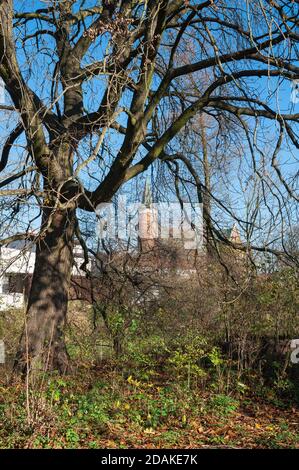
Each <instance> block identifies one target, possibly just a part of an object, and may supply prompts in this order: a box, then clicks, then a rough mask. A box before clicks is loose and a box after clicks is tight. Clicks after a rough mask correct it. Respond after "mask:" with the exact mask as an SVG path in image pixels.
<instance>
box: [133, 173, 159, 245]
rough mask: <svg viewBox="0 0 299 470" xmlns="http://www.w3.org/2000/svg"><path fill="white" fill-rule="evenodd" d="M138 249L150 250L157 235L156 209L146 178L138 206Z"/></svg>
mask: <svg viewBox="0 0 299 470" xmlns="http://www.w3.org/2000/svg"><path fill="white" fill-rule="evenodd" d="M138 217H139V221H138V222H139V223H138V226H139V227H138V228H139V233H138V242H139V250H140V251H143V252H148V251H151V250H153V249H154V248H155V246H156V243H157V239H158V236H159V220H158V210H157V208H156V207H154V204H153V196H152V190H151V184H150V180H149V178H147V180H146V183H145V186H144V191H143V198H142V205H141V207H140V208H139V214H138Z"/></svg>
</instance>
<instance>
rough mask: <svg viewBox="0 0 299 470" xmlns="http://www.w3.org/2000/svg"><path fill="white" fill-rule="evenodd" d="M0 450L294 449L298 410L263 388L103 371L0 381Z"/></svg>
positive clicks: (298, 443)
mask: <svg viewBox="0 0 299 470" xmlns="http://www.w3.org/2000/svg"><path fill="white" fill-rule="evenodd" d="M0 447H1V448H117V449H127V448H157V449H158V448H186V449H187V448H299V408H298V406H296V405H294V404H291V403H290V402H289V401H288V400H281V399H279V398H277V396H275V394H274V393H273V392H272V391H271V389H266V388H265V389H257V390H256V391H255V393H253V392H252V391H249V390H246V391H244V392H243V393H241V394H240V393H238V394H237V395H236V396H233V395H232V394H226V393H225V392H224V391H221V392H220V391H219V390H213V389H211V388H208V387H206V388H205V387H202V386H201V387H199V386H194V387H193V385H192V384H184V383H182V384H178V383H177V380H176V381H175V382H172V380H171V378H169V377H160V378H159V380H156V379H155V380H153V381H152V382H150V381H148V380H147V381H145V382H142V381H140V380H136V379H135V378H134V377H132V376H124V375H123V373H121V372H120V371H117V370H113V369H111V368H109V367H108V368H104V367H102V368H98V369H94V370H90V369H89V368H87V367H86V368H85V369H84V368H83V369H80V370H77V372H76V374H74V375H72V376H67V377H55V376H54V377H53V376H52V377H49V376H43V377H42V379H41V381H40V382H39V385H38V386H35V387H29V388H28V387H26V384H24V383H22V382H21V381H20V380H14V381H13V382H12V381H11V380H10V381H8V376H7V378H6V377H5V374H4V375H2V379H1V380H0Z"/></svg>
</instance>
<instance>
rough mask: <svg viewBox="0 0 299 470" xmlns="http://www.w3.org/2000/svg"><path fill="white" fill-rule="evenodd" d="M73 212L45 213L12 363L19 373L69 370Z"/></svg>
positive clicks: (49, 211)
mask: <svg viewBox="0 0 299 470" xmlns="http://www.w3.org/2000/svg"><path fill="white" fill-rule="evenodd" d="M74 219H75V213H74V210H56V211H55V212H53V211H52V212H51V210H50V209H47V208H46V209H45V210H44V214H43V223H42V227H45V230H46V231H45V234H44V236H43V230H42V232H41V237H40V238H41V239H40V241H39V242H38V244H37V247H36V260H35V267H34V273H33V279H32V284H31V289H30V293H29V298H28V305H27V312H26V321H25V325H24V331H23V334H22V336H21V339H20V344H19V349H18V353H17V357H16V361H15V370H17V371H20V372H22V373H26V372H27V371H28V370H29V371H30V372H33V373H34V372H35V371H38V370H43V371H45V370H58V371H59V372H60V373H64V372H66V370H67V369H68V359H69V357H68V353H67V350H66V346H65V341H64V325H65V320H66V314H67V306H68V291H69V286H70V280H71V272H72V265H73V235H74V225H75V220H74Z"/></svg>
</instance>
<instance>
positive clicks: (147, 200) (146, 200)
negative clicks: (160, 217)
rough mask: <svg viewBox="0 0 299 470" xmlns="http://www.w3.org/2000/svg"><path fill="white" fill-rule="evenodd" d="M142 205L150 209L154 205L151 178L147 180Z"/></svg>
mask: <svg viewBox="0 0 299 470" xmlns="http://www.w3.org/2000/svg"><path fill="white" fill-rule="evenodd" d="M142 203H143V204H144V205H145V206H146V207H147V208H150V207H151V205H152V203H153V195H152V188H151V182H150V178H149V176H148V177H147V178H146V182H145V186H144V191H143V200H142Z"/></svg>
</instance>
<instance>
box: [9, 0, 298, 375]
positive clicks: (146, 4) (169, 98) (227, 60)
mask: <svg viewBox="0 0 299 470" xmlns="http://www.w3.org/2000/svg"><path fill="white" fill-rule="evenodd" d="M30 5H33V3H30V4H29V3H28V2H13V0H1V1H0V21H1V25H0V76H1V77H2V79H3V81H4V83H5V87H6V91H7V93H8V95H9V97H10V101H11V103H10V104H8V105H5V106H2V109H4V110H5V111H7V110H11V112H12V117H13V118H16V119H17V123H16V127H15V128H14V129H10V132H9V135H8V136H7V139H6V141H5V144H4V147H3V150H2V156H1V162H0V170H1V172H3V174H4V177H3V179H1V181H0V195H1V197H2V198H3V199H4V198H5V201H8V202H7V204H8V206H9V208H10V209H8V210H10V211H12V213H13V214H14V215H15V216H16V214H19V215H20V214H23V213H24V207H25V206H24V204H25V203H27V207H31V209H30V210H28V212H27V214H26V215H27V218H28V220H31V221H32V220H33V219H35V220H37V221H40V230H39V235H38V236H37V237H36V240H35V241H36V265H35V271H34V276H33V282H32V288H31V292H30V295H29V302H28V308H27V321H26V327H25V329H24V334H23V336H22V338H21V342H20V347H19V352H18V357H17V361H16V368H17V369H19V370H23V369H24V367H25V366H24V364H25V362H26V357H27V358H29V364H30V366H31V367H32V368H36V367H39V366H40V365H43V366H44V364H45V363H46V364H47V366H48V367H49V368H58V369H59V370H61V371H63V370H65V369H66V368H67V363H68V357H67V352H66V348H65V344H64V337H63V327H64V322H65V317H66V313H67V301H68V289H69V283H70V277H71V268H72V263H73V240H74V236H75V233H76V232H77V233H79V224H78V214H80V211H85V212H90V213H93V212H94V211H95V208H96V207H97V205H98V204H100V203H102V202H106V201H110V200H111V198H112V197H113V196H114V195H115V194H116V193H117V191H118V190H119V189H120V188H121V186H122V185H124V184H125V183H126V182H129V181H130V180H132V179H133V178H135V177H136V176H137V175H139V174H140V173H142V172H144V171H145V170H147V168H149V166H150V165H152V164H153V163H154V162H156V161H158V160H159V161H160V162H162V163H164V164H166V162H167V161H171V160H172V161H174V160H176V159H178V160H179V161H181V162H183V164H184V165H186V167H187V168H188V171H189V173H190V178H191V179H192V181H193V183H195V185H196V187H197V189H198V194H200V192H201V191H202V189H203V182H202V180H201V178H200V176H199V175H198V174H197V172H196V168H193V165H192V161H189V160H188V156H186V155H184V156H182V155H180V154H177V153H176V152H173V147H174V143H175V142H177V141H178V140H179V136H180V135H181V133H182V132H183V130H184V128H185V126H186V124H187V123H188V122H190V120H192V119H193V118H194V117H195V116H196V115H201V114H202V113H206V114H210V115H212V116H214V118H215V119H218V120H220V119H223V117H226V118H227V119H229V118H231V119H234V120H236V121H238V122H239V123H240V126H241V127H242V129H243V132H244V135H245V136H247V137H248V142H249V144H248V145H249V147H250V145H251V150H252V155H253V158H254V153H255V152H256V145H258V144H257V140H259V139H261V136H259V135H258V134H257V132H255V127H254V126H255V125H256V126H257V128H258V129H259V128H266V126H267V123H271V129H273V135H271V140H272V141H273V138H274V137H276V143H275V145H274V147H275V150H274V151H273V149H272V154H269V155H267V161H268V164H269V165H270V166H271V167H272V169H273V171H274V173H275V174H276V176H277V179H278V182H279V183H280V185H281V186H282V188H283V190H284V191H285V192H286V193H287V194H288V197H290V198H293V199H294V200H297V199H298V194H297V193H296V185H295V183H294V175H293V179H292V177H291V176H290V175H289V174H286V173H285V172H284V171H283V169H282V168H281V163H280V161H279V155H280V150H281V148H282V145H283V144H284V143H287V144H286V145H292V146H293V148H295V149H298V147H299V142H298V139H297V135H296V129H295V125H296V122H297V121H298V116H299V115H298V113H295V112H292V111H286V112H281V110H280V107H279V105H278V104H277V101H276V100H275V99H273V89H275V90H276V91H277V90H278V89H279V87H281V86H283V84H284V83H288V82H289V81H290V80H293V79H297V78H298V77H299V68H298V66H297V62H296V61H297V60H298V56H297V49H296V47H297V43H298V38H299V36H298V33H297V29H296V28H297V26H298V1H297V0H295V1H292V2H286V1H284V0H275V1H272V0H251V1H249V0H248V1H244V2H239V1H236V0H232V1H230V2H227V1H224V0H207V1H205V0H200V1H188V0H144V1H142V0H141V1H136V0H120V1H116V0H102V1H101V2H98V1H85V0H82V1H75V0H60V1H59V0H52V1H50V0H49V1H45V2H44V7H43V8H40V9H37V8H34V7H33V6H32V8H30ZM182 52H185V53H184V54H183V59H182ZM204 71H208V74H207V76H208V79H207V78H206V76H205V78H204V80H202V81H201V83H198V84H197V92H196V93H188V90H187V91H184V78H185V77H189V76H191V75H192V74H195V73H199V72H201V73H203V72H204ZM259 81H260V84H261V85H260V84H259V83H258V82H259ZM267 87H268V88H267ZM261 88H262V90H263V91H261ZM270 88H271V89H270ZM271 97H272V98H271ZM277 128H278V134H277V133H275V131H276V129H277ZM276 134H277V135H276ZM23 136H24V137H25V138H24V137H23ZM269 137H270V136H269ZM17 145H19V146H23V151H21V152H13V149H15V148H16V146H17ZM272 145H273V144H272ZM252 172H253V174H254V175H259V177H260V178H261V179H263V180H264V175H263V174H261V172H260V167H259V165H256V166H254V165H253V168H252ZM263 184H268V185H269V184H270V183H269V181H267V182H266V183H265V182H264V183H263ZM216 197H217V196H216ZM219 203H222V205H223V206H224V207H225V206H226V201H219ZM39 216H40V217H41V219H39ZM240 218H241V217H240ZM20 219H21V220H20V221H19V222H20V224H16V225H15V229H16V230H17V229H18V228H19V225H23V226H24V220H23V216H22V217H21V216H20ZM32 225H33V226H34V223H33V222H32V223H31V225H30V224H29V223H28V227H29V226H30V227H31V228H32ZM28 231H29V229H26V230H25V231H24V233H22V232H21V231H20V232H18V233H15V236H16V237H19V238H22V237H23V238H27V236H28ZM9 235H10V234H9ZM2 243H5V240H3V241H2ZM257 248H259V249H261V250H268V249H269V246H267V245H264V246H260V247H257Z"/></svg>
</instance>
